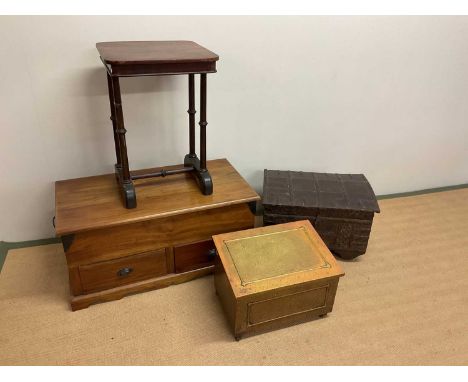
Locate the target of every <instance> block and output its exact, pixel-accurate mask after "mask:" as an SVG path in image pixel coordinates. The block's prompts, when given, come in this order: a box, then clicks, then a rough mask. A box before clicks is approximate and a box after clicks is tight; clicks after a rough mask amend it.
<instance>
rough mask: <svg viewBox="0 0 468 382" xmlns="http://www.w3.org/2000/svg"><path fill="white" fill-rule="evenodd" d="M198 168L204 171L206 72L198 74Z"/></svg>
mask: <svg viewBox="0 0 468 382" xmlns="http://www.w3.org/2000/svg"><path fill="white" fill-rule="evenodd" d="M199 125H200V170H201V171H206V126H207V125H208V122H207V121H206V74H201V75H200V123H199Z"/></svg>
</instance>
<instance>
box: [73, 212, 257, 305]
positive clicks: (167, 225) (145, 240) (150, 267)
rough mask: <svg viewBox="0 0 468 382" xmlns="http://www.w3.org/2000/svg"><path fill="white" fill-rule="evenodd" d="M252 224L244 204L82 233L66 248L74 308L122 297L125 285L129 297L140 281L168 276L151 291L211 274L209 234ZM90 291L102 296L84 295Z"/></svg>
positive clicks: (243, 227) (211, 243) (211, 262)
mask: <svg viewBox="0 0 468 382" xmlns="http://www.w3.org/2000/svg"><path fill="white" fill-rule="evenodd" d="M253 226H254V215H253V214H252V212H251V211H250V209H249V208H248V206H247V204H245V203H243V204H238V205H233V206H228V207H222V208H216V209H212V210H208V211H205V212H193V213H189V214H184V215H176V216H172V217H168V218H163V219H157V220H150V221H145V222H139V223H134V224H127V225H123V226H118V227H111V228H104V229H100V230H93V231H86V232H82V233H78V234H76V235H75V237H74V238H73V240H72V242H71V244H70V245H69V246H68V249H67V250H66V258H67V263H68V267H69V273H70V287H71V290H72V294H73V298H72V301H71V304H72V309H73V310H76V309H82V308H83V307H86V306H85V305H90V304H91V303H94V302H100V301H107V300H109V299H111V297H112V296H115V297H117V298H121V297H122V296H123V295H125V293H124V291H125V287H127V289H126V290H127V291H128V294H130V293H135V291H138V289H139V287H138V288H137V290H135V285H134V284H135V283H136V282H138V281H143V280H147V281H149V280H152V281H153V282H154V281H157V279H159V278H161V277H164V279H165V282H164V283H163V284H158V283H156V284H155V285H154V287H153V288H151V289H156V288H159V287H162V286H167V285H170V284H177V283H179V282H183V281H185V280H186V275H184V274H185V273H187V272H190V271H194V270H200V269H204V268H208V269H210V270H212V269H213V259H214V256H213V255H214V253H213V249H214V245H213V242H212V240H211V238H210V237H211V235H213V234H218V233H224V232H230V231H235V230H242V229H247V228H252V227H253ZM204 274H206V272H202V273H201V274H200V275H204ZM144 285H145V289H148V288H147V285H148V284H144ZM116 288H118V290H115V289H116ZM92 292H100V293H98V294H95V295H93V296H88V298H86V299H85V300H84V299H83V298H82V297H81V296H82V295H87V294H89V293H92ZM77 301H78V304H76V302H77ZM83 301H87V303H86V304H85V303H84V302H83Z"/></svg>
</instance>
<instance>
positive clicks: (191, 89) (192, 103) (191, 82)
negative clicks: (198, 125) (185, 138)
mask: <svg viewBox="0 0 468 382" xmlns="http://www.w3.org/2000/svg"><path fill="white" fill-rule="evenodd" d="M188 77H189V108H188V110H187V113H188V114H189V155H190V156H191V157H192V158H193V157H195V156H196V153H195V114H196V112H197V111H196V109H195V75H194V74H189V76H188Z"/></svg>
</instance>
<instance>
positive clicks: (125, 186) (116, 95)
mask: <svg viewBox="0 0 468 382" xmlns="http://www.w3.org/2000/svg"><path fill="white" fill-rule="evenodd" d="M111 78H112V89H113V92H112V94H113V99H114V110H115V114H114V118H115V124H116V130H115V131H116V133H117V135H118V141H119V148H120V151H119V152H120V161H121V166H122V176H121V178H120V183H121V188H122V192H123V196H124V201H125V207H126V208H135V207H136V194H135V187H134V185H133V182H132V179H131V177H130V169H129V166H128V157H127V142H126V140H125V133H126V132H127V130H125V126H124V119H123V111H122V98H121V95H120V83H119V77H111Z"/></svg>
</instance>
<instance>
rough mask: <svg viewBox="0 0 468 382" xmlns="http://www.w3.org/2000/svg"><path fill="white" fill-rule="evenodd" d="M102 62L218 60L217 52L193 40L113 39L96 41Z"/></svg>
mask: <svg viewBox="0 0 468 382" xmlns="http://www.w3.org/2000/svg"><path fill="white" fill-rule="evenodd" d="M96 48H97V50H98V51H99V54H100V56H101V58H102V59H103V61H104V62H106V63H107V64H111V65H112V64H116V65H132V64H176V63H187V62H192V63H194V62H214V61H218V59H219V57H218V55H217V54H215V53H213V52H211V51H210V50H208V49H206V48H204V47H202V46H200V45H198V44H197V43H195V42H193V41H113V42H98V43H97V44H96Z"/></svg>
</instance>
